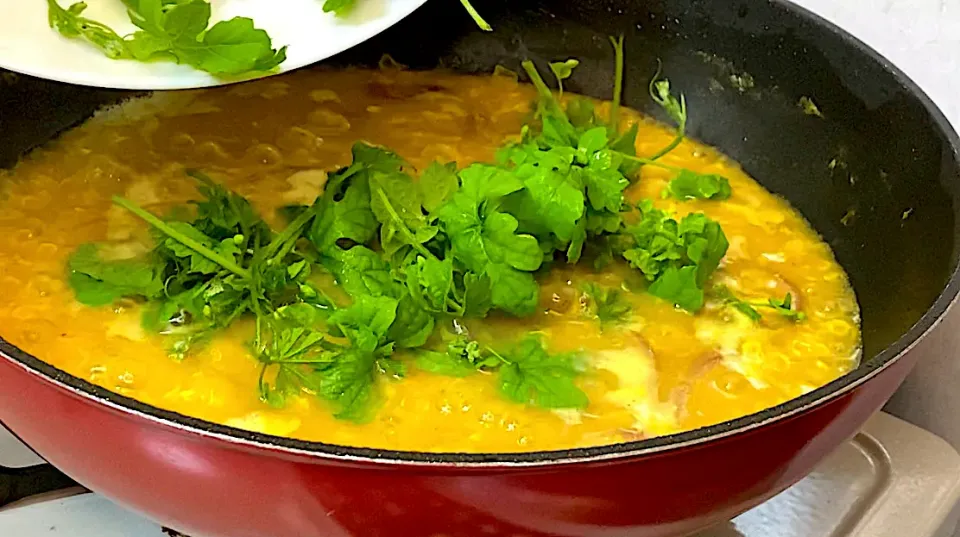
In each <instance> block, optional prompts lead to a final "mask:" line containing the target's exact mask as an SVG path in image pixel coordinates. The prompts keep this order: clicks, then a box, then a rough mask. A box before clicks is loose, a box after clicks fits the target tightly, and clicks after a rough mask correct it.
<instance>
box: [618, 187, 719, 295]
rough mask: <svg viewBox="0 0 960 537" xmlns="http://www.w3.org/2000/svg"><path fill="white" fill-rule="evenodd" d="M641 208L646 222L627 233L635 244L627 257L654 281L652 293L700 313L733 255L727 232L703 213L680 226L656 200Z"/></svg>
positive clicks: (648, 278)
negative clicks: (707, 287) (708, 287)
mask: <svg viewBox="0 0 960 537" xmlns="http://www.w3.org/2000/svg"><path fill="white" fill-rule="evenodd" d="M638 208H639V210H640V214H641V220H640V222H639V223H638V224H636V225H632V226H629V227H628V228H627V229H626V233H627V234H628V236H629V238H630V239H631V240H632V244H631V245H630V247H629V248H627V249H625V250H624V252H623V257H624V258H625V259H626V260H627V261H629V262H630V265H631V266H633V267H634V268H637V269H639V270H640V271H641V272H642V273H643V274H644V276H645V277H646V278H647V280H649V281H650V282H652V283H651V284H650V287H649V288H648V291H649V292H650V293H651V294H653V295H655V296H658V297H660V298H663V299H664V300H668V301H670V302H672V303H673V304H675V305H677V306H679V307H681V308H683V309H685V310H687V311H691V312H696V311H699V310H700V308H702V307H703V302H704V291H703V289H704V284H705V283H706V282H707V280H708V279H709V277H710V275H711V274H713V272H714V270H716V268H717V266H718V265H719V264H720V259H722V258H723V256H724V254H726V251H727V246H728V243H727V238H726V236H725V235H724V234H723V230H722V229H721V228H720V225H719V224H718V223H717V222H715V221H713V220H711V219H710V218H708V217H707V216H706V215H704V214H701V213H694V214H689V215H687V216H685V217H684V218H683V219H682V220H681V221H680V222H677V221H676V220H674V219H673V218H670V217H669V216H668V215H667V213H665V212H663V211H661V210H659V209H656V208H654V207H653V203H652V202H651V201H650V200H643V201H642V202H641V203H640V205H639V206H638Z"/></svg>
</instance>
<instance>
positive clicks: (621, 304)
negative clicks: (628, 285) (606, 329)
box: [584, 282, 633, 326]
mask: <svg viewBox="0 0 960 537" xmlns="http://www.w3.org/2000/svg"><path fill="white" fill-rule="evenodd" d="M584 292H585V293H586V295H587V300H588V303H589V307H590V312H591V314H592V315H593V316H595V317H596V318H597V320H598V321H600V324H601V326H603V325H607V324H611V323H620V322H624V321H626V320H627V319H629V317H630V312H631V311H632V310H633V306H632V305H631V304H630V301H629V300H628V299H627V296H626V293H625V292H624V291H623V290H622V289H612V288H609V287H603V286H601V285H599V284H596V283H593V282H590V283H587V284H586V285H584Z"/></svg>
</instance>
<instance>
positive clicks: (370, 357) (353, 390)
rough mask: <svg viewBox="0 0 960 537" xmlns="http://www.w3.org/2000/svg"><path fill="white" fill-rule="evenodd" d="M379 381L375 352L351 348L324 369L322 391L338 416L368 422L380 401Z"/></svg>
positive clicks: (320, 384)
mask: <svg viewBox="0 0 960 537" xmlns="http://www.w3.org/2000/svg"><path fill="white" fill-rule="evenodd" d="M375 383H376V357H375V356H374V354H373V353H372V352H369V351H363V350H359V349H348V350H346V351H344V352H343V353H340V354H339V355H337V357H336V359H335V360H333V361H331V362H330V364H329V365H328V366H327V367H325V368H324V369H322V370H321V375H320V381H319V383H318V394H319V395H320V397H323V398H324V399H327V400H329V401H331V402H332V403H333V404H334V407H335V409H336V413H335V414H334V416H335V417H336V418H338V419H343V420H348V421H352V422H355V423H364V422H367V421H370V419H372V418H373V415H374V411H375V410H376V406H377V404H378V403H379V400H380V395H379V394H378V393H377V391H376V384H375Z"/></svg>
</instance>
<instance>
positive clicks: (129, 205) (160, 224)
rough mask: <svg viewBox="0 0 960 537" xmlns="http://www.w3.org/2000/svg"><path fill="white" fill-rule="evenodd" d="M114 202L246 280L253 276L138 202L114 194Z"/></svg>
mask: <svg viewBox="0 0 960 537" xmlns="http://www.w3.org/2000/svg"><path fill="white" fill-rule="evenodd" d="M113 203H115V204H117V205H119V206H120V207H123V208H124V209H126V210H128V211H130V212H132V213H133V214H135V215H137V216H138V217H140V218H141V219H142V220H144V221H145V222H146V223H148V224H150V225H151V226H153V227H155V228H157V229H158V230H160V231H161V232H163V234H164V235H167V236H168V237H170V238H171V239H173V240H175V241H177V242H180V243H182V244H183V245H184V246H186V247H188V248H190V249H191V250H193V251H195V252H197V253H198V254H200V255H202V256H203V257H206V258H207V259H209V260H210V261H213V262H214V263H216V264H218V265H220V266H221V267H223V268H225V269H227V270H229V271H230V272H232V273H234V274H236V275H237V276H240V277H241V278H243V279H245V280H250V279H252V276H251V274H250V271H249V270H247V269H245V268H243V267H241V266H240V265H238V264H237V263H236V262H235V261H233V260H232V259H227V258H226V257H224V256H222V255H220V254H218V253H216V252H214V251H213V250H211V249H210V248H208V247H206V246H204V245H203V244H201V243H199V242H197V241H195V240H193V239H191V238H190V237H188V236H186V235H184V234H183V233H180V232H179V231H177V230H176V229H174V228H173V227H172V226H170V225H169V224H167V223H166V222H164V221H163V220H160V219H159V218H157V217H156V216H154V215H153V214H151V213H149V212H147V211H145V210H143V209H141V208H140V206H138V205H137V204H136V203H134V202H132V201H130V200H128V199H126V198H122V197H120V196H113Z"/></svg>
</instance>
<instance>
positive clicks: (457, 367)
mask: <svg viewBox="0 0 960 537" xmlns="http://www.w3.org/2000/svg"><path fill="white" fill-rule="evenodd" d="M414 363H416V364H417V367H418V368H420V369H422V370H423V371H426V372H428V373H433V374H435V375H443V376H446V377H468V376H470V375H472V374H474V373H476V372H477V368H476V367H474V365H473V364H471V363H470V362H468V361H466V360H463V359H462V358H460V357H459V356H451V355H450V354H449V353H446V352H437V351H422V352H421V353H420V354H418V355H417V358H416V360H415V361H414Z"/></svg>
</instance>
